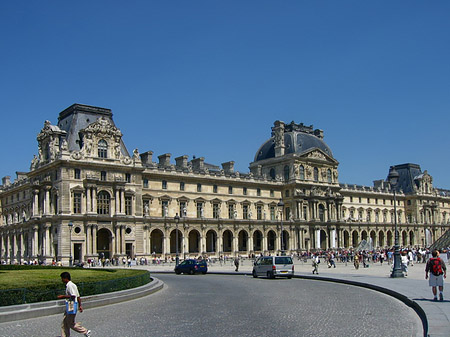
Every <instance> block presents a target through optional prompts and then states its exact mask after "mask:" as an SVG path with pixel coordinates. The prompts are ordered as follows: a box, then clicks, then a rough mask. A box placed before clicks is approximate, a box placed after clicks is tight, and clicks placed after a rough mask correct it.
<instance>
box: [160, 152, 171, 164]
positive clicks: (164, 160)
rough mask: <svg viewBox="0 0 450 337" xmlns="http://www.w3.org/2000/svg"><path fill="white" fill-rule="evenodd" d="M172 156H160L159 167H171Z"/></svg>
mask: <svg viewBox="0 0 450 337" xmlns="http://www.w3.org/2000/svg"><path fill="white" fill-rule="evenodd" d="M170 156H171V154H170V153H165V154H162V155H160V156H158V159H159V165H160V166H164V167H166V166H170Z"/></svg>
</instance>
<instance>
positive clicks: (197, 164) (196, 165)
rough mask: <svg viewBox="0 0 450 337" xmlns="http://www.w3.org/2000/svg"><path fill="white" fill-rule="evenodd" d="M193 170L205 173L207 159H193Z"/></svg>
mask: <svg viewBox="0 0 450 337" xmlns="http://www.w3.org/2000/svg"><path fill="white" fill-rule="evenodd" d="M192 169H193V170H194V171H203V170H204V169H205V157H200V158H195V159H192Z"/></svg>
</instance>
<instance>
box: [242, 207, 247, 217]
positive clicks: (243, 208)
mask: <svg viewBox="0 0 450 337" xmlns="http://www.w3.org/2000/svg"><path fill="white" fill-rule="evenodd" d="M242 218H243V219H244V220H247V219H248V205H243V206H242Z"/></svg>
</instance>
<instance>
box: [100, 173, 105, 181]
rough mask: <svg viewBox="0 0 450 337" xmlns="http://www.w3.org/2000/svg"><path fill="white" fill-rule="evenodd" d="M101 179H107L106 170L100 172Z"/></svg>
mask: <svg viewBox="0 0 450 337" xmlns="http://www.w3.org/2000/svg"><path fill="white" fill-rule="evenodd" d="M100 180H101V181H106V171H102V172H100Z"/></svg>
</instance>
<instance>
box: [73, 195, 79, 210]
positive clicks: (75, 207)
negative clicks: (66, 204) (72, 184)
mask: <svg viewBox="0 0 450 337" xmlns="http://www.w3.org/2000/svg"><path fill="white" fill-rule="evenodd" d="M73 212H74V213H75V214H79V213H81V193H79V192H76V193H74V194H73Z"/></svg>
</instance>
